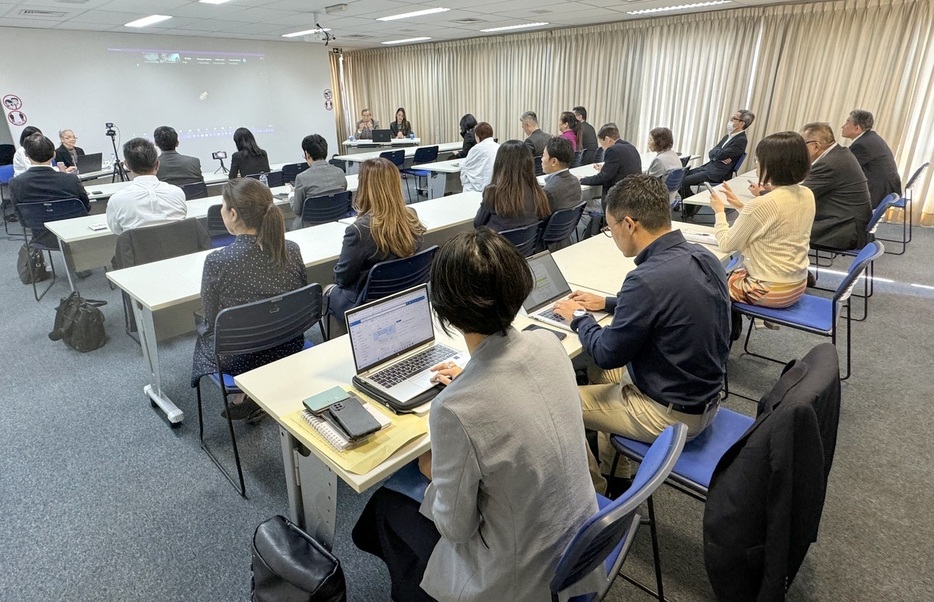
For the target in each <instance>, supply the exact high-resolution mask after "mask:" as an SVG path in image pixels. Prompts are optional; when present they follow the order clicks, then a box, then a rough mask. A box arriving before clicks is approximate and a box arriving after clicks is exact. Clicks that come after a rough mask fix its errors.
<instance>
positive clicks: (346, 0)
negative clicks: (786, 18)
mask: <svg viewBox="0 0 934 602" xmlns="http://www.w3.org/2000/svg"><path fill="white" fill-rule="evenodd" d="M695 1H698V0H584V1H582V2H569V1H568V0H508V1H506V2H503V1H502V0H427V1H426V0H231V1H230V2H227V3H226V4H220V5H213V4H201V3H199V2H196V1H192V0H25V1H22V2H17V1H15V0H0V27H30V28H41V29H71V30H83V31H118V32H124V33H142V34H163V35H185V36H195V37H211V38H232V39H250V40H270V41H271V40H275V41H286V38H283V37H281V36H282V34H285V33H290V32H295V31H301V30H305V29H311V28H313V27H314V26H315V13H317V22H318V23H320V24H321V25H322V26H323V27H326V28H329V29H331V34H332V35H334V36H335V37H336V38H337V39H336V41H334V42H331V45H333V46H337V47H340V48H372V47H378V46H380V42H383V41H387V40H397V39H402V38H412V37H417V36H430V37H431V38H432V40H433V41H438V40H454V39H463V38H473V37H477V36H491V35H503V34H502V33H481V32H480V30H481V29H488V28H492V27H501V26H506V25H516V24H520V23H529V22H538V21H545V22H548V23H549V25H548V26H546V27H542V28H536V29H555V28H562V27H568V26H577V25H592V24H598V23H607V22H612V21H623V20H627V19H634V18H639V17H635V16H633V15H628V14H626V13H627V11H629V10H638V9H643V8H655V7H660V6H673V5H680V4H688V3H692V2H695ZM776 3H781V0H734V1H733V2H731V3H729V4H723V5H719V6H715V7H708V8H706V9H705V8H701V9H695V11H703V10H723V9H730V8H741V7H744V6H753V5H764V4H776ZM338 4H346V6H347V9H346V10H345V11H342V12H335V13H334V14H327V13H326V12H325V7H327V6H333V5H338ZM436 6H442V7H445V8H449V9H451V10H449V11H447V12H444V13H438V14H434V15H427V16H423V17H416V18H411V19H403V20H398V21H389V22H383V21H377V20H376V18H377V17H384V16H387V15H395V14H400V13H406V12H412V11H416V10H423V9H426V8H432V7H436ZM24 11H41V13H39V14H29V13H25V14H24ZM695 11H691V12H695ZM47 13H52V14H47ZM152 14H160V15H171V16H172V18H171V19H169V20H167V21H164V22H162V23H158V24H156V25H154V26H151V27H145V28H142V29H133V28H128V27H124V26H123V24H124V23H129V22H130V21H134V20H136V19H140V18H142V17H145V16H148V15H152ZM661 14H663V15H664V14H674V13H661ZM465 19H476V20H478V21H476V22H467V23H464V22H462V21H463V20H465ZM526 31H531V30H526ZM506 33H512V32H506ZM289 41H291V42H293V43H297V44H301V43H305V42H306V41H311V40H303V39H302V38H291V39H290V40H289ZM316 43H319V42H316Z"/></svg>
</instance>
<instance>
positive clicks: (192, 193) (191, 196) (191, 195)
mask: <svg viewBox="0 0 934 602" xmlns="http://www.w3.org/2000/svg"><path fill="white" fill-rule="evenodd" d="M181 188H182V192H184V193H185V200H186V201H193V200H195V199H206V198H208V185H207V184H205V183H204V182H195V183H194V184H182V186H181Z"/></svg>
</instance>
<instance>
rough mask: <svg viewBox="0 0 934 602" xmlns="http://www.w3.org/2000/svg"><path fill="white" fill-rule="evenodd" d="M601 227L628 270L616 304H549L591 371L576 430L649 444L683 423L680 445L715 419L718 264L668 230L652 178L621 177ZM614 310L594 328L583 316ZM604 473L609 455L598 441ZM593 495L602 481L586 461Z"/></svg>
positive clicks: (721, 286) (592, 298) (723, 310)
mask: <svg viewBox="0 0 934 602" xmlns="http://www.w3.org/2000/svg"><path fill="white" fill-rule="evenodd" d="M606 202H607V211H606V220H607V226H606V227H605V228H604V230H603V231H604V233H605V234H606V235H607V236H611V237H612V238H613V240H614V242H615V243H616V246H617V247H618V248H619V250H620V251H622V252H623V255H625V256H626V257H635V264H636V267H635V269H634V270H632V271H631V272H630V273H629V274H628V275H627V276H626V280H625V282H623V288H622V290H620V291H619V293H617V295H616V296H615V297H606V298H604V297H600V296H598V295H594V294H592V293H585V292H581V291H577V292H575V293H573V294H572V295H571V297H570V299H568V300H563V301H559V302H557V303H556V304H555V312H556V313H558V314H559V315H561V316H562V317H563V318H564V319H566V320H570V321H571V328H572V329H573V330H574V331H576V332H577V334H578V336H579V337H580V341H581V344H582V345H583V347H584V350H586V351H587V352H588V353H589V354H590V357H591V358H592V362H593V366H592V367H591V369H590V370H589V376H590V381H591V382H594V383H599V384H593V385H587V386H584V387H581V388H580V393H581V402H582V404H583V410H584V426H586V427H587V428H589V429H593V430H596V431H599V432H601V433H617V434H620V435H625V436H626V437H630V438H633V439H638V440H640V441H645V442H652V441H654V440H655V438H656V437H657V436H658V435H659V433H661V432H662V431H663V430H664V429H665V428H666V427H667V426H669V425H671V424H674V423H676V422H683V423H685V424H686V425H687V426H688V438H689V439H690V438H693V437H696V436H697V435H699V434H700V433H701V432H702V431H703V430H704V429H705V428H707V426H708V425H709V424H710V422H711V421H712V420H713V418H714V416H716V413H717V408H718V407H719V401H720V390H721V388H722V385H723V374H724V370H725V367H726V360H727V356H728V355H729V351H730V343H729V333H730V300H729V296H728V293H727V286H726V274H725V273H724V271H723V266H722V265H721V264H720V261H719V260H718V259H717V258H716V257H715V256H714V255H713V254H712V253H710V252H709V251H707V250H706V249H704V248H703V247H701V246H699V245H695V244H692V243H689V242H687V241H685V239H684V236H683V235H682V234H681V232H680V231H672V230H671V210H670V208H669V205H668V191H667V190H666V188H665V185H664V184H662V182H661V180H659V179H658V178H653V177H650V176H646V175H643V174H639V175H635V176H630V177H627V178H626V179H625V180H623V181H622V182H620V183H619V184H617V185H615V186H614V187H613V188H612V189H611V190H610V192H609V193H608V194H607V199H606ZM588 310H589V311H600V310H605V311H608V312H612V314H613V321H612V323H611V324H610V325H609V326H606V327H604V328H601V327H600V326H599V325H598V324H597V322H596V321H595V320H594V319H593V317H592V316H591V315H590V314H589V313H587V311H588ZM600 448H601V454H600V456H601V459H602V463H603V469H604V470H603V471H602V472H603V473H609V469H610V466H611V464H612V459H613V456H614V454H613V452H612V447H611V446H610V445H609V440H608V437H607V436H606V435H601V437H600ZM590 469H591V477H592V478H593V481H594V486H595V488H596V489H597V491H599V492H603V491H605V489H606V480H605V478H604V477H603V476H602V474H601V470H600V467H598V466H597V463H596V460H595V459H594V458H593V457H592V456H591V458H590Z"/></svg>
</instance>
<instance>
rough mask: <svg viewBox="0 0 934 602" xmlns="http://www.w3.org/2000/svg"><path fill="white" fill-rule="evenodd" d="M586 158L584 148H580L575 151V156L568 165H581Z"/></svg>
mask: <svg viewBox="0 0 934 602" xmlns="http://www.w3.org/2000/svg"><path fill="white" fill-rule="evenodd" d="M583 160H584V149H579V150H576V151H574V156H573V157H572V158H571V163H570V164H569V165H568V167H571V168H573V167H580V166H581V163H582V161H583Z"/></svg>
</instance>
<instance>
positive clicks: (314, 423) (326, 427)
mask: <svg viewBox="0 0 934 602" xmlns="http://www.w3.org/2000/svg"><path fill="white" fill-rule="evenodd" d="M363 407H364V408H366V411H367V412H369V413H370V414H372V415H373V418H376V420H377V422H379V424H380V430H382V429H384V428H386V427H387V426H389V425H390V424H391V423H392V421H391V420H389V418H387V417H386V416H385V415H383V413H382V412H380V411H379V410H376V409H375V408H373V407H371V406H370V405H369V404H366V403H365V404H363ZM301 417H302V420H304V421H305V422H306V423H307V424H308V426H310V427H311V428H313V429H314V430H315V432H316V433H318V434H319V435H321V437H322V438H323V439H324V440H325V441H327V442H328V444H329V445H330V446H331V447H333V448H334V449H336V450H337V451H339V452H342V451H346V450H348V449H350V448H352V447H355V446H357V445H360V444H361V443H364V442H366V441H367V437H363V438H362V439H360V440H358V441H349V440H348V439H347V438H346V437H344V435H343V434H342V433H339V432H338V431H337V429H335V428H334V427H333V426H331V424H330V423H329V422H328V421H327V420H325V419H323V418H319V417H318V416H315V415H314V414H312V413H311V412H309V411H308V410H303V411H302V413H301Z"/></svg>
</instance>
